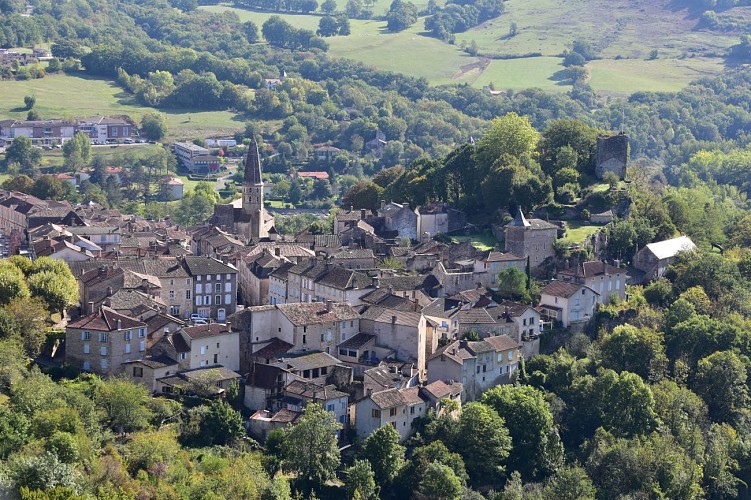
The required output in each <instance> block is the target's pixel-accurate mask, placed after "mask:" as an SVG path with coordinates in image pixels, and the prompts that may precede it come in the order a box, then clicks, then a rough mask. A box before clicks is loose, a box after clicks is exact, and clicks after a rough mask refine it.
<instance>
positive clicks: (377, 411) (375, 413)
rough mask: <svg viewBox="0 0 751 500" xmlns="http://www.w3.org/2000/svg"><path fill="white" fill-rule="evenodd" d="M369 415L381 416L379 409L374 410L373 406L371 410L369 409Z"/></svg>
mask: <svg viewBox="0 0 751 500" xmlns="http://www.w3.org/2000/svg"><path fill="white" fill-rule="evenodd" d="M370 415H371V416H372V417H373V418H381V410H376V409H375V408H373V410H371V412H370Z"/></svg>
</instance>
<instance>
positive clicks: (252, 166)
mask: <svg viewBox="0 0 751 500" xmlns="http://www.w3.org/2000/svg"><path fill="white" fill-rule="evenodd" d="M242 215H243V217H242V219H243V221H244V222H245V221H248V224H247V226H246V234H245V236H246V239H248V240H258V239H260V238H262V237H265V236H267V235H266V234H263V233H264V232H265V231H264V220H263V177H261V160H260V158H259V156H258V145H257V144H256V142H255V141H253V142H251V143H250V145H248V156H246V157H245V177H244V178H243V204H242Z"/></svg>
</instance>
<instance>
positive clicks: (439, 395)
mask: <svg viewBox="0 0 751 500" xmlns="http://www.w3.org/2000/svg"><path fill="white" fill-rule="evenodd" d="M422 389H423V390H424V391H425V392H427V393H428V394H429V395H430V396H432V397H433V398H435V399H443V398H447V397H450V396H458V395H459V394H461V392H462V389H463V387H462V384H461V383H459V382H454V383H452V384H447V383H446V382H444V381H443V380H436V381H435V382H431V383H429V384H428V385H426V386H425V387H423V388H422Z"/></svg>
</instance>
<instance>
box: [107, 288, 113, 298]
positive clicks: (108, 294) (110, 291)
mask: <svg viewBox="0 0 751 500" xmlns="http://www.w3.org/2000/svg"><path fill="white" fill-rule="evenodd" d="M110 295H112V287H111V286H108V287H107V297H109V296H110Z"/></svg>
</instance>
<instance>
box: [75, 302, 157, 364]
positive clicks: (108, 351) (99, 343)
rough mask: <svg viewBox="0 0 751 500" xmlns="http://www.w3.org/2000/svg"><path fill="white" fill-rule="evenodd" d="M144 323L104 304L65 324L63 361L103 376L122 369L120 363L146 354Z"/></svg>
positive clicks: (146, 333)
mask: <svg viewBox="0 0 751 500" xmlns="http://www.w3.org/2000/svg"><path fill="white" fill-rule="evenodd" d="M147 335H148V332H147V330H146V324H145V323H143V322H142V321H139V320H137V319H135V318H131V317H129V316H125V315H123V314H119V313H118V312H116V311H114V310H113V309H110V308H109V307H106V306H101V307H99V309H97V310H96V311H95V312H93V313H91V314H88V315H86V316H82V317H80V318H78V319H77V320H75V321H72V322H70V323H68V325H67V327H66V328H65V363H66V364H68V365H71V366H75V367H76V368H78V369H80V370H84V371H90V372H94V373H97V374H99V375H103V376H109V375H115V374H118V373H121V372H122V370H123V367H122V365H123V363H125V362H126V361H130V360H131V359H136V358H141V357H143V356H145V355H146V337H147Z"/></svg>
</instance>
